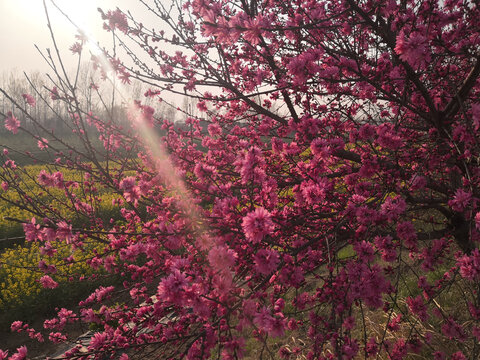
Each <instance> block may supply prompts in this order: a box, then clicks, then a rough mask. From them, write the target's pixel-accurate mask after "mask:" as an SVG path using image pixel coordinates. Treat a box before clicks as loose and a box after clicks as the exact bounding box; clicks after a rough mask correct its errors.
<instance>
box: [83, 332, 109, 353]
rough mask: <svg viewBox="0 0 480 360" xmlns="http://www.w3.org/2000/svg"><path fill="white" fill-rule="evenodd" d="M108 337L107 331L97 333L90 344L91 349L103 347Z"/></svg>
mask: <svg viewBox="0 0 480 360" xmlns="http://www.w3.org/2000/svg"><path fill="white" fill-rule="evenodd" d="M107 339H108V337H107V334H106V333H104V332H103V333H99V332H97V333H95V334H94V335H93V337H92V338H91V340H90V344H89V346H88V348H89V349H91V350H98V349H100V348H102V346H103V345H104V344H105V343H106V341H107Z"/></svg>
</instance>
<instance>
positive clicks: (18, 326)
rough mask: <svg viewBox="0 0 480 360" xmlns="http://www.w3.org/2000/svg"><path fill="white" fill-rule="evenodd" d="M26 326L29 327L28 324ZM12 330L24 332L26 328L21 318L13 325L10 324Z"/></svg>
mask: <svg viewBox="0 0 480 360" xmlns="http://www.w3.org/2000/svg"><path fill="white" fill-rule="evenodd" d="M26 326H27V327H28V325H26ZM10 330H11V331H12V332H22V331H23V330H24V328H23V322H22V321H19V320H17V321H14V322H12V325H10Z"/></svg>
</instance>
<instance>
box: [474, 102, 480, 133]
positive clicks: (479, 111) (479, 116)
mask: <svg viewBox="0 0 480 360" xmlns="http://www.w3.org/2000/svg"><path fill="white" fill-rule="evenodd" d="M472 121H473V129H474V130H475V131H477V130H478V129H479V128H480V104H479V103H475V104H472Z"/></svg>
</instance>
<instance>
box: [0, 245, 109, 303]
mask: <svg viewBox="0 0 480 360" xmlns="http://www.w3.org/2000/svg"><path fill="white" fill-rule="evenodd" d="M95 247H96V248H97V251H100V250H101V249H100V245H97V246H93V245H92V248H91V249H90V251H86V252H81V251H76V252H74V253H73V254H72V253H71V250H70V247H69V246H66V247H60V248H59V250H58V252H57V253H56V254H55V255H54V256H53V257H51V258H48V259H45V260H47V262H48V263H49V264H52V265H55V268H56V270H57V272H56V273H55V274H49V276H51V277H52V278H53V279H54V280H55V281H56V282H58V283H59V284H60V286H64V287H65V286H67V287H68V286H77V285H78V281H77V280H78V278H79V277H81V276H89V275H92V274H93V273H94V270H93V269H92V268H91V267H90V266H88V265H87V264H86V262H85V260H86V259H87V258H88V257H91V256H92V254H93V252H94V251H93V250H94V248H95ZM39 248H40V245H39V244H38V243H32V244H31V245H30V246H23V247H22V246H16V247H15V248H12V249H8V250H6V251H5V252H4V253H2V254H1V255H0V312H2V311H5V310H7V309H14V308H15V307H18V306H21V305H23V304H25V303H27V302H28V303H32V302H36V301H41V299H40V298H39V296H40V294H41V293H42V291H44V290H43V288H42V285H41V283H40V282H39V279H40V278H41V277H42V276H43V275H44V273H43V272H42V271H41V270H40V269H39V263H40V261H42V258H41V255H40V251H39ZM69 256H73V259H74V262H73V263H66V262H65V261H64V259H65V258H67V257H69ZM97 272H98V270H97Z"/></svg>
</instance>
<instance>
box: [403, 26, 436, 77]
mask: <svg viewBox="0 0 480 360" xmlns="http://www.w3.org/2000/svg"><path fill="white" fill-rule="evenodd" d="M395 52H396V53H397V54H398V55H400V59H402V60H403V61H406V62H408V63H409V64H410V65H411V66H413V67H415V68H416V67H423V66H425V64H426V63H428V62H429V61H430V52H429V49H428V42H427V38H426V37H425V36H423V35H422V34H420V33H419V32H417V31H414V32H412V33H411V34H410V35H409V36H408V37H407V35H406V34H405V32H404V31H403V30H402V31H401V32H400V33H399V34H398V36H397V44H396V46H395Z"/></svg>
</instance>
